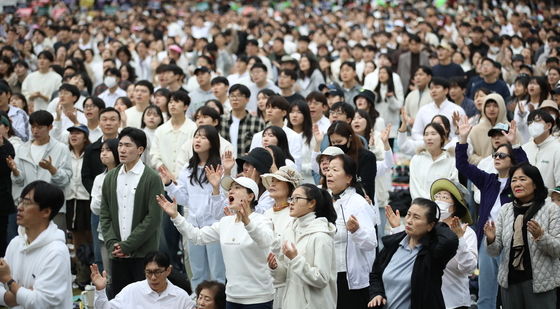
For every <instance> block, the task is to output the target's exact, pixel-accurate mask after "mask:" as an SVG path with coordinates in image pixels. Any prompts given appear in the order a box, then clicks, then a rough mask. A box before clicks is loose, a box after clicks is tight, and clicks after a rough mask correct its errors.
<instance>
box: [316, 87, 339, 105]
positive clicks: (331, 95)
mask: <svg viewBox="0 0 560 309" xmlns="http://www.w3.org/2000/svg"><path fill="white" fill-rule="evenodd" d="M321 89H325V90H326V93H325V96H326V97H327V103H328V105H329V107H332V106H333V105H334V104H335V103H338V102H344V91H342V89H340V88H339V87H338V86H337V85H334V84H331V85H328V86H326V87H324V88H321V86H319V90H321Z"/></svg>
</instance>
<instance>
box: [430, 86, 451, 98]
mask: <svg viewBox="0 0 560 309" xmlns="http://www.w3.org/2000/svg"><path fill="white" fill-rule="evenodd" d="M448 92H449V90H448V89H445V88H444V87H443V86H440V85H431V86H430V95H431V96H432V99H434V101H435V102H443V100H445V97H446V96H447V93H448Z"/></svg>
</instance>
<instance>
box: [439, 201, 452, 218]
mask: <svg viewBox="0 0 560 309" xmlns="http://www.w3.org/2000/svg"><path fill="white" fill-rule="evenodd" d="M436 204H437V205H438V207H439V211H440V213H441V216H440V218H439V219H440V220H445V219H447V218H449V217H451V213H449V207H451V203H448V202H444V201H436Z"/></svg>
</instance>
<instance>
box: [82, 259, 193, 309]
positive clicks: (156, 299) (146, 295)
mask: <svg viewBox="0 0 560 309" xmlns="http://www.w3.org/2000/svg"><path fill="white" fill-rule="evenodd" d="M172 268H173V266H171V265H170V262H169V257H168V256H167V255H166V254H165V253H160V252H150V253H148V254H146V257H145V259H144V274H145V276H146V279H145V280H142V281H138V282H134V283H131V284H129V285H128V286H126V287H125V288H124V289H123V290H122V291H121V292H120V293H119V294H118V295H116V297H115V298H114V299H112V300H109V299H108V298H107V293H106V292H105V287H106V286H107V274H106V273H105V272H103V275H102V274H100V272H99V269H98V267H97V265H95V264H93V265H92V266H91V282H92V283H93V284H94V285H95V289H96V291H95V305H94V306H95V308H146V307H159V308H168V309H172V308H177V309H194V308H195V303H194V301H193V300H192V299H191V297H190V296H189V294H187V292H185V291H184V290H182V289H180V288H179V287H177V286H175V285H174V284H173V283H171V282H170V281H169V280H168V277H169V275H170V274H171V270H172Z"/></svg>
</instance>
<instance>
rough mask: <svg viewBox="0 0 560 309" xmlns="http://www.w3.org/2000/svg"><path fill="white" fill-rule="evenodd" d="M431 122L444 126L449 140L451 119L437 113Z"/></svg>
mask: <svg viewBox="0 0 560 309" xmlns="http://www.w3.org/2000/svg"><path fill="white" fill-rule="evenodd" d="M431 122H433V123H437V124H439V125H440V126H442V127H443V130H444V131H445V138H446V141H447V140H449V134H450V133H451V122H450V121H449V118H447V117H446V116H445V115H435V116H434V117H433V118H432V121H431Z"/></svg>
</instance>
